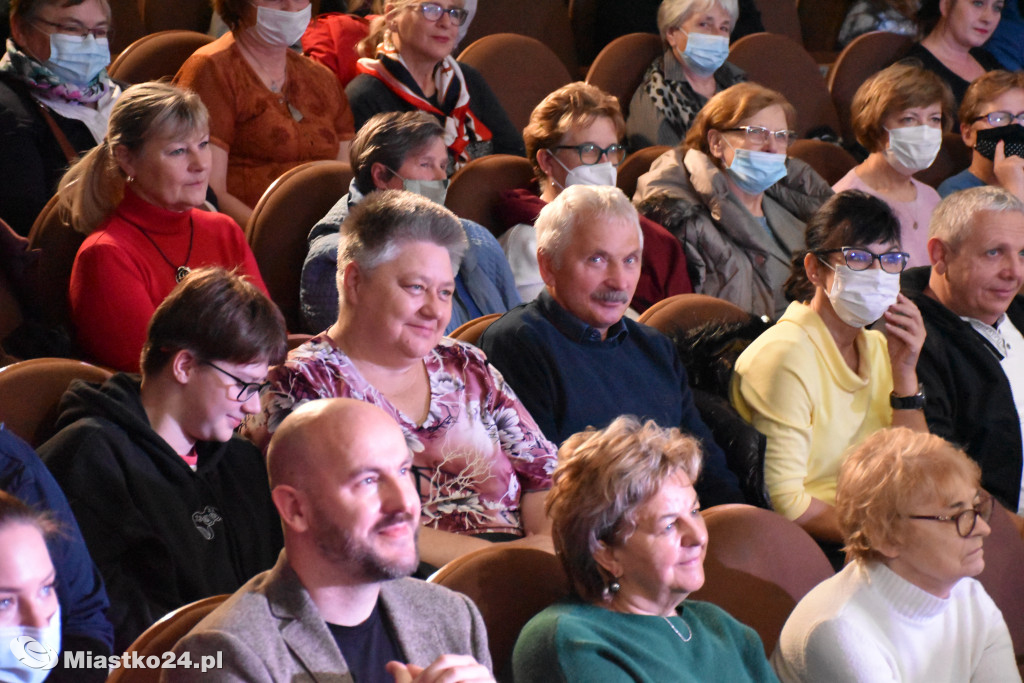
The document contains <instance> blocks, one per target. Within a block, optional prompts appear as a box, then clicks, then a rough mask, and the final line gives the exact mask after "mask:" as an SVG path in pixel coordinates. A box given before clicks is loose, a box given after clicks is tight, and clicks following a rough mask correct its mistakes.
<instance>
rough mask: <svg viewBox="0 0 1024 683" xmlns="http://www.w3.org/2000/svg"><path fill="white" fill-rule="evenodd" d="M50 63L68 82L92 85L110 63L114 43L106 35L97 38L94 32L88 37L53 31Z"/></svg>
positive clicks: (48, 61)
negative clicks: (111, 46) (108, 41)
mask: <svg viewBox="0 0 1024 683" xmlns="http://www.w3.org/2000/svg"><path fill="white" fill-rule="evenodd" d="M46 64H47V66H49V67H50V69H51V70H52V71H53V73H55V74H57V75H58V76H60V77H61V78H63V79H64V80H65V81H67V82H68V83H73V84H74V85H89V84H90V83H92V81H93V79H94V78H96V77H97V76H99V75H100V72H101V71H103V69H104V68H105V67H106V66H107V64H110V46H109V45H108V43H107V39H106V38H97V37H95V36H93V35H92V34H91V33H90V34H89V35H87V36H85V37H84V38H83V37H82V36H70V35H67V34H66V33H51V34H50V58H49V59H48V60H46Z"/></svg>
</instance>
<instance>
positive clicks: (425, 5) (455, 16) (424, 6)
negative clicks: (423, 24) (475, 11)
mask: <svg viewBox="0 0 1024 683" xmlns="http://www.w3.org/2000/svg"><path fill="white" fill-rule="evenodd" d="M420 12H422V13H423V18H424V19H426V20H427V21H437V20H438V19H440V18H441V15H442V14H447V15H448V19H449V20H450V21H451V22H452V26H462V23H463V22H464V21H466V17H468V16H469V10H467V9H465V8H464V7H449V8H448V9H445V8H444V7H442V6H441V5H439V4H438V3H436V2H421V3H420Z"/></svg>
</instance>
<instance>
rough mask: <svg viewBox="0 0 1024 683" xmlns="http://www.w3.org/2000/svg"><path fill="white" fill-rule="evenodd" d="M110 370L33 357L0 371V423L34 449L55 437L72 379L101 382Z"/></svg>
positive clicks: (75, 362)
mask: <svg viewBox="0 0 1024 683" xmlns="http://www.w3.org/2000/svg"><path fill="white" fill-rule="evenodd" d="M110 375H111V373H110V371H109V370H105V369H103V368H100V367H97V366H95V365H90V364H89V363H83V362H82V361H78V360H71V359H69V358H33V359H31V360H23V361H20V362H18V363H13V364H12V365H8V366H6V367H4V368H0V422H2V423H4V425H5V426H6V427H7V429H10V430H11V431H12V432H14V433H15V434H17V435H18V436H20V437H21V438H22V439H24V440H25V441H27V442H28V443H29V444H30V445H31V446H32V447H33V448H37V447H38V446H39V445H40V444H42V443H43V442H44V441H46V440H47V439H49V438H50V437H51V436H53V435H54V433H55V430H54V425H55V424H56V422H57V416H58V415H57V410H58V406H59V405H60V398H61V396H63V395H64V392H65V391H67V389H68V385H69V384H71V381H72V380H75V379H82V380H85V381H87V382H103V381H105V380H106V379H107V378H108V377H110Z"/></svg>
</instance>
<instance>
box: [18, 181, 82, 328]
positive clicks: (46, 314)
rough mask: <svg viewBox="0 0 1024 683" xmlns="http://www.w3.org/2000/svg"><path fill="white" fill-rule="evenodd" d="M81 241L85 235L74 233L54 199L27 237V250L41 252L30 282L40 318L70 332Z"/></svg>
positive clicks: (45, 208)
mask: <svg viewBox="0 0 1024 683" xmlns="http://www.w3.org/2000/svg"><path fill="white" fill-rule="evenodd" d="M84 241H85V235H83V234H81V233H78V232H75V230H74V228H72V227H71V224H70V223H68V222H67V220H66V217H65V216H64V215H63V212H62V211H61V210H60V209H59V208H58V204H57V197H56V196H54V197H53V198H51V199H50V201H48V202H47V203H46V206H44V207H43V210H42V211H41V212H40V213H39V216H38V217H36V221H35V223H33V224H32V229H31V230H30V231H29V233H28V242H29V248H30V249H39V250H41V252H42V253H41V254H40V256H39V263H38V268H37V270H36V273H35V276H36V280H35V282H33V291H34V292H35V297H36V301H38V302H39V305H40V306H42V307H43V311H42V318H43V320H44V321H45V322H46V323H48V324H50V325H59V326H62V327H63V328H64V329H65V330H68V331H69V332H70V331H71V329H72V325H71V307H70V304H69V303H68V286H69V285H70V283H71V267H72V266H73V265H74V263H75V255H76V254H77V253H78V248H79V247H80V246H82V242H84Z"/></svg>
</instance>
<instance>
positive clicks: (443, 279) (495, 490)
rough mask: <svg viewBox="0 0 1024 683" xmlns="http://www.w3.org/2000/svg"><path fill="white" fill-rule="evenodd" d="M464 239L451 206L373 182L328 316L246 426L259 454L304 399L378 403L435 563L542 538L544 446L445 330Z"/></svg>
mask: <svg viewBox="0 0 1024 683" xmlns="http://www.w3.org/2000/svg"><path fill="white" fill-rule="evenodd" d="M466 246H467V245H466V233H465V231H464V230H463V229H462V225H461V224H460V223H459V219H458V218H457V217H456V216H455V214H453V213H452V212H451V211H449V210H448V209H446V208H444V207H443V206H441V205H440V204H438V203H437V202H433V201H431V200H429V199H427V198H425V197H422V196H420V195H418V194H413V193H412V192H407V191H404V190H379V191H377V192H371V193H370V194H369V195H368V196H367V197H365V198H364V199H363V200H362V201H361V202H359V203H358V204H356V205H355V206H354V207H352V210H351V212H350V213H349V214H348V218H346V219H345V222H344V223H342V225H341V235H340V237H339V241H338V270H337V282H338V293H339V298H340V301H339V303H338V318H337V320H336V321H335V322H334V324H332V325H331V326H330V327H328V328H327V329H326V330H324V331H323V332H322V333H320V334H318V335H316V336H315V337H313V338H312V339H310V340H309V341H308V342H306V343H305V344H303V345H301V346H299V347H298V348H296V349H293V350H292V351H291V353H289V354H288V359H287V360H286V361H285V362H284V363H283V364H281V365H279V366H277V367H275V368H273V369H272V370H271V371H270V375H269V379H270V387H269V390H268V391H267V392H265V396H264V402H263V412H262V413H261V414H260V416H259V418H258V419H254V420H253V421H252V422H251V423H250V424H249V425H248V426H247V430H248V433H249V436H250V438H252V440H253V441H254V442H255V443H256V444H257V445H259V446H261V447H263V448H264V449H265V448H266V446H267V444H268V442H269V441H270V436H271V434H272V433H273V432H274V431H276V430H277V428H278V426H279V425H280V424H281V422H282V421H283V420H284V419H285V417H287V416H288V415H289V414H291V412H292V411H293V410H294V409H295V408H297V407H299V406H300V405H302V404H303V403H305V402H306V401H312V400H315V399H318V398H339V397H340V398H355V399H358V400H362V401H366V402H367V403H372V404H373V405H375V406H377V407H379V408H381V409H382V410H384V412H386V413H387V414H388V415H390V416H391V417H392V418H394V420H395V422H397V423H398V425H399V426H400V427H401V428H402V431H403V432H404V433H405V437H406V441H407V442H408V443H409V448H410V449H411V450H412V453H413V471H414V473H415V476H416V484H417V488H418V491H419V495H420V501H421V504H422V515H421V517H420V521H421V524H422V528H421V529H420V544H419V550H420V556H421V559H422V561H423V562H424V563H426V564H428V565H431V566H434V567H440V566H442V565H444V564H445V563H447V562H449V561H451V560H452V559H454V558H456V557H458V556H460V555H462V554H465V553H467V552H470V551H472V550H475V549H477V548H484V547H487V544H488V542H494V541H509V542H515V543H519V544H521V545H539V546H541V547H548V548H549V547H550V532H549V531H548V521H547V518H546V517H545V515H544V498H545V496H546V495H547V490H548V489H549V488H550V487H551V472H552V471H553V470H554V468H555V451H556V449H555V446H554V445H553V444H552V443H551V442H549V441H548V440H547V439H545V438H544V435H543V433H542V432H541V430H540V429H539V428H538V427H537V423H536V422H535V421H534V420H533V418H532V417H530V414H529V413H528V412H527V410H526V408H524V407H523V404H522V403H521V402H520V401H519V399H518V398H517V397H516V395H515V392H513V391H512V388H511V387H510V386H509V385H508V384H506V383H505V380H504V378H503V377H502V376H501V374H500V373H499V372H498V371H497V370H495V369H494V368H493V367H492V366H491V365H490V363H488V362H487V359H486V358H485V356H484V354H483V352H481V351H480V350H479V349H477V348H476V347H475V346H471V345H469V344H463V343H461V342H459V341H457V340H455V339H451V338H449V337H445V336H444V330H445V327H447V325H448V320H449V318H450V317H451V314H452V296H453V292H454V290H455V277H454V274H455V273H456V272H458V270H459V265H460V263H461V261H462V257H463V254H464V253H465V251H466Z"/></svg>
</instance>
